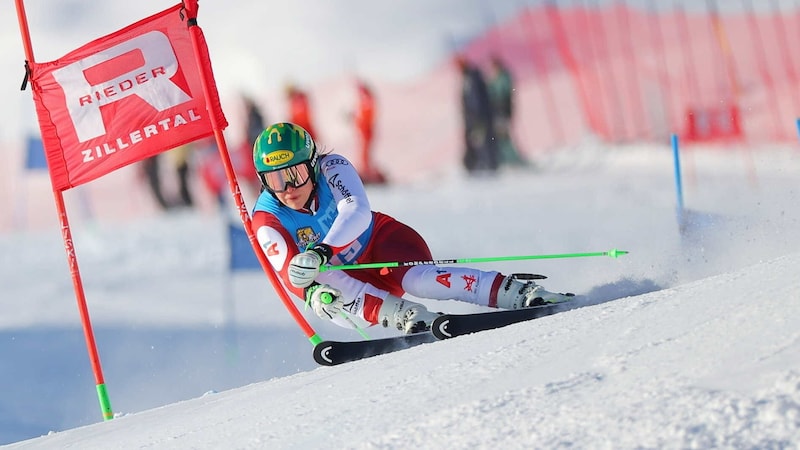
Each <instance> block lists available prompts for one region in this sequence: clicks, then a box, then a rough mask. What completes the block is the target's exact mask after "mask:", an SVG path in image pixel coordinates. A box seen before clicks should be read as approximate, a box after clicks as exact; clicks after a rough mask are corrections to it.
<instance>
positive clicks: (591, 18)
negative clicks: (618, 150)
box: [464, 0, 800, 145]
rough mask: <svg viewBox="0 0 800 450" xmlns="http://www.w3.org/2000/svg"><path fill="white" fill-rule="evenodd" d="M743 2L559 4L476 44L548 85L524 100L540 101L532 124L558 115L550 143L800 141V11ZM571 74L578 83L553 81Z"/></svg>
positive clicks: (482, 55) (476, 52)
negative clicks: (673, 138) (586, 138)
mask: <svg viewBox="0 0 800 450" xmlns="http://www.w3.org/2000/svg"><path fill="white" fill-rule="evenodd" d="M655 3H656V2H652V1H651V2H650V4H655ZM659 3H661V2H659ZM707 3H708V2H707ZM733 3H734V2H726V7H732V6H734V5H733ZM736 3H739V2H736ZM736 6H738V8H737V10H736V11H734V12H726V11H716V10H713V9H707V10H705V11H704V10H702V9H700V10H698V9H692V10H683V9H681V8H680V5H679V4H678V3H677V2H676V3H675V5H673V7H671V8H666V9H665V5H664V4H661V5H660V9H658V10H656V9H654V8H653V9H643V8H637V7H633V6H628V5H626V4H624V3H622V2H613V3H612V4H610V5H606V6H604V7H580V6H574V5H573V6H569V7H564V6H557V5H555V4H552V3H551V4H549V5H545V6H540V7H535V8H530V9H528V10H526V11H524V12H523V13H521V14H519V15H517V16H515V17H513V18H511V19H510V20H508V21H507V22H505V23H500V24H498V25H497V26H496V27H494V28H492V29H491V30H490V31H489V32H488V33H487V34H486V35H483V36H481V37H480V38H477V39H475V40H474V41H473V42H471V43H470V44H469V45H468V46H467V47H466V49H465V50H464V51H465V53H466V54H467V55H469V57H470V58H471V59H473V60H475V61H476V62H478V63H480V64H482V65H483V64H484V63H486V62H487V61H488V60H489V58H490V57H491V56H492V55H499V56H500V57H501V58H502V59H503V60H504V61H506V62H507V63H508V65H509V66H510V67H511V70H512V72H513V74H514V76H515V78H516V79H517V82H518V84H524V83H527V82H531V81H532V82H534V83H535V84H536V86H537V91H538V93H539V94H540V95H539V96H538V98H535V99H533V98H523V99H520V102H521V103H523V104H525V103H526V102H527V103H531V102H533V103H537V104H538V105H537V106H536V107H531V108H529V111H534V112H536V113H537V114H535V115H536V116H537V117H536V118H529V120H530V122H536V123H549V126H548V129H549V130H551V133H550V134H551V135H550V139H551V142H549V143H548V144H549V145H552V144H555V145H558V144H559V143H560V142H558V141H559V140H567V141H568V140H570V139H571V138H567V137H565V135H569V136H574V135H575V134H576V133H577V134H580V133H582V132H585V131H589V132H591V133H592V134H594V135H596V136H598V137H600V138H601V139H603V140H605V141H607V142H617V143H624V142H632V141H652V140H663V139H664V137H665V136H666V135H668V134H671V133H679V134H680V135H681V136H682V137H683V138H684V139H685V140H687V141H720V140H731V139H735V140H736V139H747V140H748V141H750V142H775V141H788V140H793V139H795V138H796V136H795V120H796V118H797V117H798V116H799V115H800V92H799V90H800V82H799V81H800V80H798V73H799V72H800V71H799V70H798V64H800V63H798V61H797V60H798V55H800V39H798V38H800V32H798V30H800V11H798V10H797V9H793V10H788V11H787V10H785V9H784V10H777V9H775V10H773V11H765V10H764V9H763V7H764V5H763V4H762V5H760V7H761V8H762V9H760V10H758V11H754V10H753V9H752V7H751V6H750V4H749V1H748V0H742V2H741V3H740V4H739V5H736ZM565 76H566V77H567V79H568V80H569V82H568V83H565V82H553V80H558V79H562V80H563V79H565V78H564V77H565ZM576 111H577V112H579V115H578V116H577V117H576V115H575V112H576ZM574 122H579V123H580V124H581V126H580V127H575V126H574ZM570 123H573V125H570ZM565 124H566V125H565ZM552 130H555V131H552Z"/></svg>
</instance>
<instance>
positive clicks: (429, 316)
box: [378, 295, 439, 334]
mask: <svg viewBox="0 0 800 450" xmlns="http://www.w3.org/2000/svg"><path fill="white" fill-rule="evenodd" d="M438 316H439V313H432V312H430V311H428V308H426V307H425V305H421V304H419V303H414V302H412V301H408V300H406V299H404V298H400V297H395V296H394V295H387V296H386V299H385V300H384V301H383V305H381V309H380V310H379V311H378V323H380V324H381V325H383V327H384V328H388V327H392V328H397V329H398V330H400V331H402V332H403V333H405V334H413V333H422V332H423V331H428V330H430V329H431V324H432V323H433V319H435V318H436V317H438Z"/></svg>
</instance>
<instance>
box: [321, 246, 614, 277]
mask: <svg viewBox="0 0 800 450" xmlns="http://www.w3.org/2000/svg"><path fill="white" fill-rule="evenodd" d="M627 254H628V252H627V251H625V250H617V249H612V250H609V251H607V252H589V253H555V254H549V255H526V256H495V257H487V258H459V259H433V260H427V261H403V262H377V263H365V264H347V265H341V266H322V267H320V268H319V270H320V272H326V271H329V270H351V269H382V268H384V267H409V266H424V265H440V264H469V263H482V262H496V261H524V260H529V259H557V258H584V257H589V256H609V257H611V258H619V257H620V256H622V255H627Z"/></svg>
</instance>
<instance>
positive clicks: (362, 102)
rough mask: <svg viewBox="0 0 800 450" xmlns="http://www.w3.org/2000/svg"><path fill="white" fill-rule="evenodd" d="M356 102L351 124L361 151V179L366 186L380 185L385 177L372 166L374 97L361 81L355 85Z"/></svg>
mask: <svg viewBox="0 0 800 450" xmlns="http://www.w3.org/2000/svg"><path fill="white" fill-rule="evenodd" d="M356 92H357V94H358V102H357V107H356V112H355V114H354V115H353V122H354V123H355V126H356V133H357V134H358V143H359V150H360V151H361V170H360V171H359V172H360V175H361V179H362V180H363V181H364V183H366V184H373V183H375V184H382V183H385V182H386V177H384V175H383V173H381V172H380V171H379V170H378V169H377V168H375V167H374V166H373V165H372V155H371V153H372V143H373V141H374V138H375V107H376V105H375V95H374V94H373V93H372V89H370V87H369V86H368V85H367V83H366V82H365V81H363V80H359V81H358V82H357V84H356Z"/></svg>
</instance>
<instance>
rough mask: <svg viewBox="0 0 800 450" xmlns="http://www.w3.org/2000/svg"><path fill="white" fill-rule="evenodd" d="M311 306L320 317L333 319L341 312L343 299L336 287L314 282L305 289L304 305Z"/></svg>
mask: <svg viewBox="0 0 800 450" xmlns="http://www.w3.org/2000/svg"><path fill="white" fill-rule="evenodd" d="M309 303H310V304H311V308H313V309H314V312H315V313H317V315H318V316H319V317H320V318H322V319H328V320H330V319H333V318H334V317H335V316H338V315H339V314H340V313H341V312H342V307H343V306H344V301H343V300H342V293H341V292H339V290H338V289H335V288H332V287H330V286H328V285H327V284H315V285H313V286H311V287H309V288H308V289H306V306H308V304H309Z"/></svg>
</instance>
